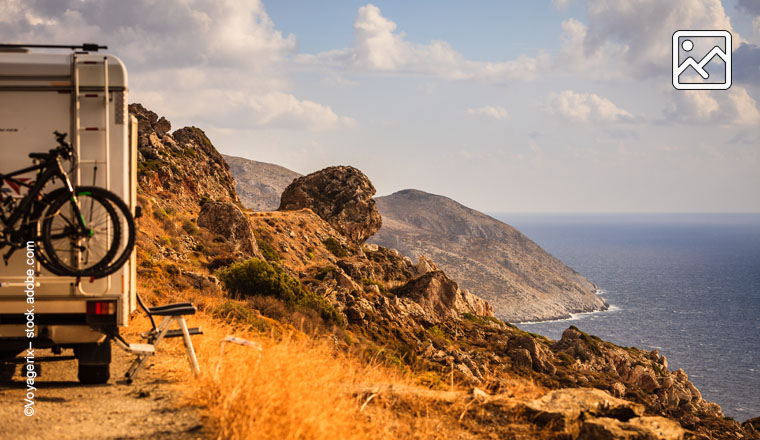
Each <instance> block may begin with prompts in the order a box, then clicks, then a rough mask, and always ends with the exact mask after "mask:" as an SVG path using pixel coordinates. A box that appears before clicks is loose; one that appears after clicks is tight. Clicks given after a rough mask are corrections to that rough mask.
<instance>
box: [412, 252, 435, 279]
mask: <svg viewBox="0 0 760 440" xmlns="http://www.w3.org/2000/svg"><path fill="white" fill-rule="evenodd" d="M414 268H415V270H416V271H417V275H424V274H426V273H428V272H433V271H437V270H439V269H438V266H436V265H435V263H433V260H431V259H430V258H428V257H426V256H424V255H420V258H418V259H417V264H416V265H414Z"/></svg>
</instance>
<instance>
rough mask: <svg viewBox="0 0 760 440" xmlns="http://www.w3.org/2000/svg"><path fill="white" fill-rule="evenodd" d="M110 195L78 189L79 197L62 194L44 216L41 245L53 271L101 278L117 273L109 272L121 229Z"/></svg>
mask: <svg viewBox="0 0 760 440" xmlns="http://www.w3.org/2000/svg"><path fill="white" fill-rule="evenodd" d="M107 192H108V191H106V190H103V189H101V188H96V187H77V188H76V189H75V191H74V194H76V198H74V197H69V195H68V194H65V193H64V194H61V195H60V196H59V197H58V198H57V199H55V200H54V201H53V203H52V204H51V205H50V207H49V208H48V209H47V211H46V212H45V214H44V215H43V217H44V219H43V221H42V230H41V236H42V245H43V249H44V253H45V256H46V259H47V260H48V262H49V263H50V265H51V266H52V269H53V271H54V272H59V274H61V275H70V276H79V277H87V276H91V277H96V278H100V277H104V276H106V275H108V274H109V273H112V272H113V271H115V269H114V270H113V271H111V272H108V269H111V267H110V264H111V262H112V261H113V260H114V257H116V255H117V253H118V252H119V250H120V247H121V243H122V228H121V222H120V219H119V215H118V214H117V210H116V209H115V208H114V206H113V204H112V203H111V201H110V200H109V197H108V196H107V195H106V194H105V193H107ZM117 269H118V268H117Z"/></svg>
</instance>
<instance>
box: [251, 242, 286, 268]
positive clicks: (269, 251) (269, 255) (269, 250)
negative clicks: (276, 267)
mask: <svg viewBox="0 0 760 440" xmlns="http://www.w3.org/2000/svg"><path fill="white" fill-rule="evenodd" d="M256 243H257V244H258V245H259V250H260V251H261V255H263V256H264V259H265V260H267V261H270V262H274V263H277V262H279V261H280V255H279V254H278V253H277V251H276V250H275V249H274V247H272V245H271V244H269V243H267V242H266V241H265V240H263V239H261V238H257V239H256Z"/></svg>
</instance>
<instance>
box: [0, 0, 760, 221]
mask: <svg viewBox="0 0 760 440" xmlns="http://www.w3.org/2000/svg"><path fill="white" fill-rule="evenodd" d="M0 10H1V11H2V14H0V40H2V41H5V42H23V43H58V44H61V43H81V42H97V43H101V44H107V45H108V46H109V53H112V54H114V55H116V56H118V57H120V58H121V59H122V60H123V61H124V63H125V64H126V66H127V69H128V71H129V83H130V85H129V87H130V98H129V100H130V102H140V103H142V104H143V105H145V106H146V107H147V108H149V109H152V110H153V111H155V112H157V113H158V114H160V115H163V116H165V117H166V118H167V119H169V120H170V121H172V124H173V128H175V129H176V128H180V127H182V126H185V125H194V126H197V127H200V128H202V129H203V130H205V131H206V133H207V134H208V135H209V137H210V139H211V141H212V142H213V143H214V145H215V146H216V147H217V149H218V150H219V151H221V152H222V153H225V154H229V155H235V156H241V157H245V158H249V159H254V160H259V161H264V162H271V163H276V164H279V165H282V166H285V167H287V168H290V169H292V170H294V171H297V172H300V173H304V174H306V173H310V172H313V171H316V170H318V169H321V168H324V167H326V166H331V165H352V166H355V167H357V168H359V169H360V170H362V171H363V172H364V173H365V174H367V175H368V176H369V178H370V179H371V180H372V182H373V183H374V185H375V187H376V188H377V193H378V195H387V194H390V193H393V192H395V191H398V190H401V189H405V188H417V189H421V190H423V191H428V192H431V193H435V194H442V195H445V196H448V197H451V198H453V199H455V200H457V201H459V202H461V203H463V204H465V205H467V206H470V207H472V208H475V209H478V210H481V211H486V212H565V213H566V212H588V213H596V212H615V213H623V212H755V213H757V212H760V104H758V103H759V102H760V0H724V1H723V2H721V1H720V0H673V1H662V0H618V1H615V0H547V1H545V2H541V1H535V2H525V1H497V0H492V1H486V0H482V1H478V2H461V1H453V0H452V1H442V0H441V1H417V2H408V1H400V0H399V1H379V0H378V1H375V2H373V3H367V2H363V1H339V2H337V1H336V2H330V1H323V2H314V1H306V0H301V1H296V0H278V1H267V0H264V1H242V0H134V1H129V2H124V1H119V0H100V1H97V0H0ZM689 29H720V30H728V31H729V32H731V34H732V36H733V71H734V74H733V84H732V86H731V88H730V89H728V90H711V91H702V90H698V91H684V90H675V89H674V88H673V86H672V85H671V36H672V34H673V33H674V32H675V31H677V30H689ZM695 52H696V49H695ZM719 67H720V66H719Z"/></svg>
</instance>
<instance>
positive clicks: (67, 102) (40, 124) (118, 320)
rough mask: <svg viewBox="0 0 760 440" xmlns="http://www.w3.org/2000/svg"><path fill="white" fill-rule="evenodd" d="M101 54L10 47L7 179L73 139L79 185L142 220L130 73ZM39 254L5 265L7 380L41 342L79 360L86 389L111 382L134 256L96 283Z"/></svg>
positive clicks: (2, 159) (1, 105)
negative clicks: (35, 156) (58, 269)
mask: <svg viewBox="0 0 760 440" xmlns="http://www.w3.org/2000/svg"><path fill="white" fill-rule="evenodd" d="M99 49H101V47H99V46H97V45H83V46H71V47H68V48H61V47H53V46H47V47H31V46H24V47H20V45H0V174H7V173H9V172H11V171H15V170H19V169H23V168H25V167H29V166H31V165H33V162H32V159H31V158H30V157H29V153H39V152H47V151H48V150H50V149H51V148H54V147H56V139H55V137H54V135H53V133H54V132H56V131H57V132H60V133H66V134H67V136H68V137H67V141H68V142H69V143H70V145H71V147H72V149H73V151H74V153H75V157H76V158H77V163H78V166H76V167H74V168H73V169H71V170H70V172H69V178H70V179H71V182H72V184H73V185H76V186H97V187H101V188H104V189H107V190H109V191H111V192H113V193H115V194H116V195H118V196H119V197H120V198H121V199H122V200H123V201H124V202H125V203H126V204H127V206H128V208H129V209H130V210H131V211H132V214H135V212H134V210H135V206H136V191H137V188H136V182H137V177H136V176H137V174H136V173H137V170H136V168H137V156H136V154H137V152H136V136H137V123H136V121H135V120H134V118H132V117H130V115H129V114H128V111H127V70H126V68H125V67H124V64H123V63H122V62H121V61H120V60H119V59H118V58H116V57H115V56H113V55H109V54H105V53H103V52H101V51H100V50H99ZM66 171H69V169H67V170H66ZM25 178H27V179H29V180H34V178H35V173H33V172H32V173H29V175H28V176H25ZM56 185H57V186H60V185H61V183H60V182H56V183H55V184H54V185H52V188H46V189H45V191H46V192H47V191H48V190H52V189H55V187H56ZM2 190H3V192H2V197H3V200H5V198H7V197H17V198H22V197H23V196H24V191H25V190H28V189H27V188H25V187H19V185H14V184H13V182H8V181H5V180H4V181H3V187H2ZM0 226H2V227H5V225H0ZM38 246H39V245H38V244H36V243H34V242H32V241H30V242H29V243H27V246H26V247H24V248H22V249H19V250H18V251H16V252H15V253H13V255H12V256H11V257H10V258H9V259H8V260H7V261H5V262H4V261H2V259H0V375H2V374H5V375H6V376H7V375H8V374H11V375H12V374H13V373H12V372H13V368H12V367H15V363H18V360H19V359H20V358H21V357H23V356H25V353H26V350H27V349H28V348H29V346H30V343H31V346H32V347H34V349H35V350H36V349H45V348H47V349H52V355H51V356H47V357H46V358H45V359H44V360H45V361H53V360H57V359H72V358H76V359H77V360H78V366H79V367H78V368H79V372H78V373H79V374H78V375H79V380H80V382H82V383H104V382H106V381H108V378H109V375H110V373H109V364H110V360H111V347H110V341H111V338H110V336H111V335H114V334H117V333H118V329H119V328H120V327H125V326H127V325H128V321H129V315H130V313H131V312H132V311H133V310H134V309H135V305H136V303H135V301H136V297H135V294H136V291H135V282H136V279H135V278H136V272H135V254H134V251H131V254H130V255H129V258H128V259H127V261H126V263H125V264H124V265H123V266H121V268H120V269H118V270H117V271H116V272H114V273H111V274H110V275H108V276H105V277H101V278H94V277H75V276H67V275H58V274H55V273H52V272H50V271H49V270H47V269H46V268H45V267H44V266H43V265H41V264H40V263H39V261H37V260H35V256H38V255H37V253H38V252H39V249H38ZM6 251H7V249H2V250H0V254H4V253H5V252H6ZM30 290H31V291H32V293H30ZM30 297H32V298H33V303H30V302H29V298H30ZM30 311H31V313H30ZM72 349H73V353H72ZM19 355H20V356H19ZM35 355H36V356H37V359H36V361H39V360H41V359H40V358H39V356H40V352H39V351H36V352H35ZM17 356H18V357H17ZM13 362H15V363H13ZM9 371H10V373H9ZM0 379H2V377H0Z"/></svg>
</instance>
